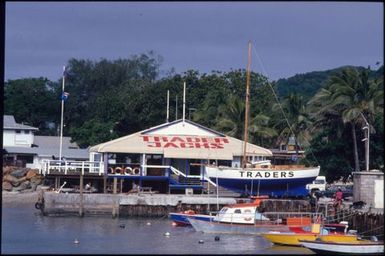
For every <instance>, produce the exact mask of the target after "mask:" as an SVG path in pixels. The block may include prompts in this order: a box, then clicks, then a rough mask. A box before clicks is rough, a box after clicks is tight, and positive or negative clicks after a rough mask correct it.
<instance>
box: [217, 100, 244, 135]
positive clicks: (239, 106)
mask: <svg viewBox="0 0 385 256" xmlns="http://www.w3.org/2000/svg"><path fill="white" fill-rule="evenodd" d="M219 113H220V117H218V123H217V126H216V128H217V129H218V130H222V131H223V132H224V133H226V134H227V135H229V136H233V137H235V138H238V139H241V138H242V135H243V129H244V119H243V118H244V115H245V103H244V102H243V101H242V100H241V99H240V98H239V97H237V96H235V95H231V96H230V97H229V98H228V100H227V102H226V104H223V105H221V106H220V107H219Z"/></svg>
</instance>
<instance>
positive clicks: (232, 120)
mask: <svg viewBox="0 0 385 256" xmlns="http://www.w3.org/2000/svg"><path fill="white" fill-rule="evenodd" d="M219 113H220V115H219V117H218V124H217V127H216V128H217V129H218V130H222V131H224V132H225V133H226V134H227V135H229V136H233V137H236V138H238V139H242V136H243V132H244V127H245V124H244V122H245V120H244V115H245V103H244V102H243V100H241V99H240V98H239V97H237V96H235V95H231V96H230V97H229V98H228V100H227V102H226V104H223V105H221V106H220V107H219ZM269 121H270V118H269V117H268V116H266V115H264V114H262V113H261V112H258V113H251V118H250V122H249V125H248V132H249V134H250V141H252V142H256V141H257V140H260V139H262V138H271V137H273V136H275V135H276V134H277V132H276V131H275V130H274V129H273V128H270V127H269Z"/></svg>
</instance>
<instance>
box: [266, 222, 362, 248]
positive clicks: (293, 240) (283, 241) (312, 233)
mask: <svg viewBox="0 0 385 256" xmlns="http://www.w3.org/2000/svg"><path fill="white" fill-rule="evenodd" d="M341 225H343V224H330V226H332V227H333V226H341ZM325 226H326V227H324V226H321V224H320V223H313V224H312V225H311V230H305V229H303V228H300V227H290V228H289V229H290V231H289V232H276V231H270V232H267V233H263V234H262V236H263V237H264V238H265V239H267V240H269V241H270V242H272V243H274V244H279V245H294V246H300V245H301V243H300V240H303V241H315V240H317V239H318V240H321V241H336V242H354V241H357V239H358V238H357V235H355V234H350V233H346V230H347V224H346V228H344V229H343V231H342V232H341V231H330V227H328V226H327V225H325Z"/></svg>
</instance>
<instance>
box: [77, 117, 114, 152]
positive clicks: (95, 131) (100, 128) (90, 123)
mask: <svg viewBox="0 0 385 256" xmlns="http://www.w3.org/2000/svg"><path fill="white" fill-rule="evenodd" d="M113 127H114V123H112V122H107V123H105V122H101V121H100V120H97V119H91V120H87V121H85V122H84V124H83V125H82V126H80V127H78V128H76V129H73V130H72V131H71V134H72V140H73V141H76V143H77V144H78V145H79V147H83V148H84V147H87V146H88V145H96V144H99V143H102V142H106V141H109V140H112V139H115V138H117V134H116V133H115V132H114V131H113Z"/></svg>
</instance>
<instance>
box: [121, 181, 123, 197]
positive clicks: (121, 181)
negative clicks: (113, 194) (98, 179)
mask: <svg viewBox="0 0 385 256" xmlns="http://www.w3.org/2000/svg"><path fill="white" fill-rule="evenodd" d="M120 193H121V194H123V179H120Z"/></svg>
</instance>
